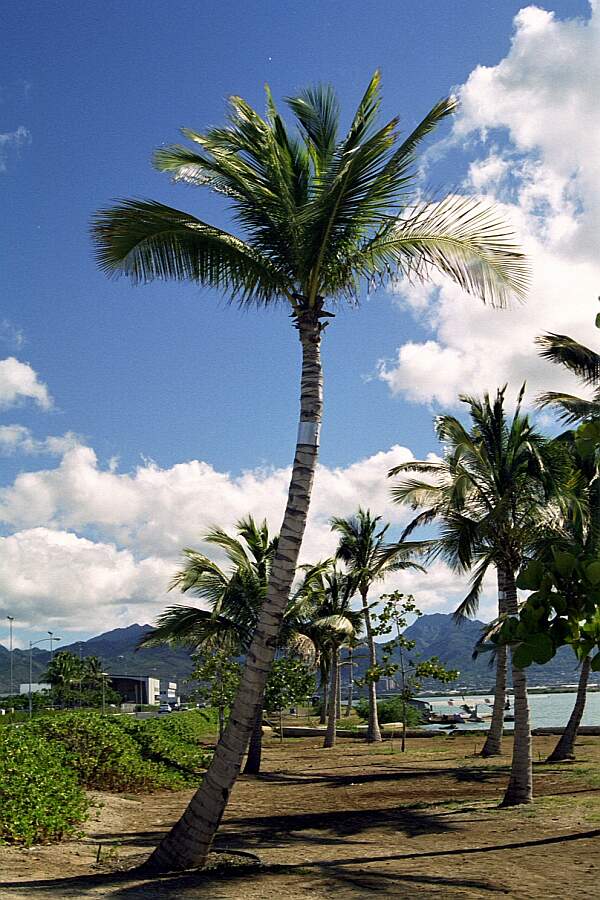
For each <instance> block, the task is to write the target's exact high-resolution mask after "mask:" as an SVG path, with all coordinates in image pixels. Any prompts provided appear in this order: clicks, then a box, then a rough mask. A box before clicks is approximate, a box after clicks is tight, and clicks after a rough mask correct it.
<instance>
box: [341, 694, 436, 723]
mask: <svg viewBox="0 0 600 900" xmlns="http://www.w3.org/2000/svg"><path fill="white" fill-rule="evenodd" d="M404 706H405V704H404V701H403V700H402V698H401V697H389V698H388V699H387V700H379V701H378V703H377V714H378V716H379V724H380V725H387V723H388V722H402V720H403V716H404ZM356 712H357V713H358V715H359V716H360V718H361V719H363V720H364V721H365V722H367V721H368V719H369V701H368V700H366V699H365V698H364V697H361V699H360V700H359V701H358V703H357V704H356ZM406 724H407V725H408V726H409V727H410V728H414V727H415V726H416V725H420V724H421V716H420V715H419V711H418V710H417V709H415V707H414V706H411V705H410V703H407V704H406Z"/></svg>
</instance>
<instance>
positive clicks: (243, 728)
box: [145, 309, 323, 873]
mask: <svg viewBox="0 0 600 900" xmlns="http://www.w3.org/2000/svg"><path fill="white" fill-rule="evenodd" d="M295 324H296V327H297V329H298V331H299V334H300V343H301V345H302V381H301V388H300V424H299V428H298V439H297V442H296V454H295V457H294V464H293V467H292V476H291V480H290V486H289V491H288V498H287V504H286V508H285V513H284V516H283V522H282V525H281V532H280V537H279V544H278V547H277V552H276V555H275V558H274V560H273V566H272V569H271V576H270V579H269V586H268V589H267V596H266V598H265V601H264V603H263V605H262V608H261V611H260V616H259V620H258V625H257V628H256V631H255V633H254V637H253V639H252V643H251V645H250V649H249V650H248V654H247V656H246V664H245V666H244V671H243V674H242V678H241V681H240V687H239V690H238V693H237V696H236V698H235V700H234V703H233V706H232V709H231V714H230V716H229V722H228V724H227V727H226V729H225V733H224V734H223V737H222V738H221V740H220V741H219V743H218V744H217V747H216V749H215V754H214V757H213V760H212V762H211V764H210V767H209V768H208V770H207V772H206V775H205V776H204V779H203V781H202V785H201V786H200V788H199V789H198V791H197V792H196V793H195V795H194V796H193V797H192V800H191V801H190V804H189V806H188V807H187V809H186V811H185V812H184V814H183V816H182V817H181V819H180V820H179V821H178V822H177V823H176V824H175V825H174V826H173V828H172V829H171V831H170V832H169V833H168V834H167V835H166V837H164V838H163V840H162V841H161V842H160V844H159V845H158V847H157V848H156V849H155V851H154V853H153V854H152V855H151V857H150V858H149V860H148V862H147V863H146V866H145V868H146V870H147V871H149V872H157V873H159V872H172V871H182V870H185V869H191V868H196V867H200V866H203V865H204V863H205V862H206V858H207V856H208V853H209V851H210V848H211V844H212V841H213V838H214V836H215V833H216V831H217V829H218V827H219V825H220V824H221V819H222V817H223V813H224V812H225V808H226V806H227V803H228V801H229V796H230V793H231V789H232V787H233V785H234V784H235V781H236V779H237V777H238V775H239V772H240V767H241V764H242V759H243V757H244V753H245V752H246V747H247V746H248V741H249V738H250V733H251V731H252V728H253V725H254V723H255V721H256V716H257V713H258V709H259V707H260V705H261V703H262V697H263V692H264V687H265V683H266V680H267V676H268V674H269V670H270V668H271V664H272V662H273V658H274V656H275V651H276V649H277V637H278V634H279V630H280V627H281V621H282V618H283V613H284V610H285V605H286V603H287V599H288V596H289V592H290V588H291V585H292V581H293V579H294V573H295V570H296V565H297V562H298V553H299V551H300V545H301V543H302V538H303V535H304V529H305V527H306V517H307V514H308V507H309V503H310V494H311V490H312V484H313V479H314V473H315V469H316V465H317V456H318V434H319V425H320V422H321V416H322V406H323V373H322V368H321V357H320V343H321V337H320V333H321V326H320V323H319V319H318V310H313V309H310V310H308V311H307V312H301V313H300V314H299V315H297V316H296V321H295Z"/></svg>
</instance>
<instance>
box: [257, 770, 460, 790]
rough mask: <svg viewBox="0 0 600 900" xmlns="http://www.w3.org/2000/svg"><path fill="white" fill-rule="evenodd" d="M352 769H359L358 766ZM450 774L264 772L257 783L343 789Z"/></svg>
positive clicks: (432, 771) (428, 772)
mask: <svg viewBox="0 0 600 900" xmlns="http://www.w3.org/2000/svg"><path fill="white" fill-rule="evenodd" d="M352 768H356V769H359V767H358V766H356V767H354V766H352ZM450 773H451V770H449V769H418V768H413V769H400V768H398V769H393V770H391V771H390V770H389V769H388V770H387V771H386V772H367V773H364V770H363V774H361V772H360V769H359V771H357V772H355V773H354V774H353V775H335V774H332V773H331V772H330V771H325V772H308V773H307V774H303V773H298V774H296V775H294V774H288V773H287V772H265V773H263V774H261V775H260V776H259V781H263V782H265V784H287V785H292V784H301V785H302V784H331V785H332V787H344V786H345V785H355V784H371V783H375V782H378V781H403V780H410V779H417V780H418V779H421V778H447V777H448V775H449V774H450Z"/></svg>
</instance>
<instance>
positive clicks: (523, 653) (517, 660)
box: [512, 644, 533, 669]
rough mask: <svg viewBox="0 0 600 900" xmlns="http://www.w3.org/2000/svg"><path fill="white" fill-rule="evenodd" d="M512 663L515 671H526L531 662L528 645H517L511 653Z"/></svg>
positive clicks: (531, 654)
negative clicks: (515, 668)
mask: <svg viewBox="0 0 600 900" xmlns="http://www.w3.org/2000/svg"><path fill="white" fill-rule="evenodd" d="M512 662H513V665H515V666H516V667H517V669H526V668H527V666H530V665H531V663H532V662H533V653H532V652H531V647H530V646H529V644H519V646H518V647H515V649H514V650H513V651H512Z"/></svg>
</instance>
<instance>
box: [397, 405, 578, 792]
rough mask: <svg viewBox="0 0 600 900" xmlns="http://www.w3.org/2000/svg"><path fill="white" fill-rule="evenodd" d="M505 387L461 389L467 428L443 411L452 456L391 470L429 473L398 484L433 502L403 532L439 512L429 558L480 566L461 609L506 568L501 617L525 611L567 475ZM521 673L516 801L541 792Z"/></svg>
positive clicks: (500, 658) (414, 499)
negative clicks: (507, 399) (522, 572)
mask: <svg viewBox="0 0 600 900" xmlns="http://www.w3.org/2000/svg"><path fill="white" fill-rule="evenodd" d="M504 394H505V388H503V389H501V390H499V391H498V392H497V393H496V397H495V399H494V401H492V400H491V399H490V397H489V396H488V395H487V394H485V395H484V398H483V401H481V400H479V399H477V398H475V397H469V396H463V397H461V400H462V401H463V402H464V403H466V404H467V406H468V408H469V414H470V417H471V420H472V428H471V430H470V431H468V430H467V429H466V428H465V427H464V426H463V425H462V424H461V423H460V422H459V421H458V419H456V418H454V417H453V416H441V417H439V418H438V420H437V423H436V430H437V434H438V437H439V439H440V441H441V442H442V444H443V445H444V458H443V460H441V461H440V462H412V463H404V464H403V465H401V466H397V467H396V468H395V469H393V470H392V471H391V472H390V475H397V474H402V475H404V474H405V473H407V472H411V471H413V472H416V473H418V475H421V476H426V478H427V480H424V479H422V478H412V479H406V478H405V479H404V480H403V481H402V482H401V483H400V484H399V485H397V486H396V487H394V488H393V491H392V493H393V497H394V500H395V501H396V502H400V503H410V504H411V505H412V506H413V507H415V508H417V507H423V506H424V507H425V509H424V511H423V512H421V513H420V514H419V515H418V516H417V517H416V518H415V519H414V520H413V522H412V523H411V524H410V525H409V526H408V527H407V528H406V529H405V531H404V535H403V537H406V536H407V535H408V534H410V533H411V532H412V530H413V529H414V528H416V527H417V526H418V525H423V524H428V523H431V522H434V521H436V520H437V521H438V522H439V524H440V534H439V536H438V537H437V538H434V539H432V540H429V541H426V542H423V547H424V549H425V550H427V551H428V553H429V557H430V558H435V557H441V558H442V559H444V560H445V561H446V562H447V563H449V565H450V566H451V567H452V568H453V569H454V570H455V571H458V572H467V571H472V573H473V574H472V577H471V585H470V590H469V593H468V594H467V596H466V597H465V599H464V600H463V602H462V604H461V605H460V607H459V608H458V610H457V611H456V615H457V616H458V617H461V616H465V615H473V614H474V613H475V612H476V610H477V606H478V602H479V596H480V593H481V589H482V585H483V580H484V577H485V575H486V572H487V571H488V569H489V568H490V567H492V566H493V567H495V568H496V571H497V577H498V608H499V614H500V616H503V615H515V614H516V613H517V612H518V601H517V588H516V584H515V579H516V574H517V572H518V570H519V569H520V567H521V565H522V563H523V560H524V559H526V558H527V557H528V554H529V553H530V552H531V551H532V549H533V548H535V547H537V544H538V542H539V540H540V535H541V534H542V533H543V532H544V531H546V532H547V531H548V529H550V528H551V527H553V522H554V519H555V518H556V517H555V516H553V515H552V514H551V513H552V510H551V509H550V506H549V503H550V501H551V499H552V497H553V496H554V495H555V494H556V493H557V492H558V490H559V486H560V483H561V481H560V479H561V476H562V466H561V462H560V460H561V456H560V454H557V453H556V451H555V450H554V448H553V445H552V443H551V442H550V441H548V440H546V439H545V438H544V437H543V436H542V435H541V434H540V433H539V432H538V431H537V430H536V429H535V428H534V427H533V426H532V425H531V423H530V422H529V419H528V417H527V416H526V415H523V414H522V413H521V401H522V397H523V390H521V393H520V394H519V398H518V401H517V406H516V410H515V413H514V415H513V417H512V419H511V420H510V421H509V420H508V419H507V416H506V413H505V410H504ZM554 512H555V511H554ZM496 665H497V679H496V696H495V699H494V711H493V718H492V728H490V733H489V735H488V742H487V748H486V750H485V755H491V754H492V753H497V752H499V751H500V740H501V735H502V721H503V713H502V710H503V708H504V700H505V691H506V651H505V649H503V648H502V647H500V648H498V653H497V661H496ZM512 679H513V691H514V696H515V734H514V750H513V767H512V772H511V778H510V781H509V785H508V788H507V790H506V794H505V797H504V801H503V803H504V805H507V806H508V805H516V804H518V803H527V802H529V801H530V800H531V798H532V771H531V766H532V761H531V734H530V727H529V705H528V699H527V681H526V676H525V672H524V671H523V670H522V669H519V668H517V667H516V666H515V665H513V666H512Z"/></svg>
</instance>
